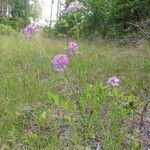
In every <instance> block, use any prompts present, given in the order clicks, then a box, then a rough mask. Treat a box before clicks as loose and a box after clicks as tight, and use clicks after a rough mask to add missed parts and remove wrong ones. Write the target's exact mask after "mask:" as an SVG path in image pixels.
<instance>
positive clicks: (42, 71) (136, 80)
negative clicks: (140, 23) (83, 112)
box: [0, 35, 150, 150]
mask: <svg viewBox="0 0 150 150" xmlns="http://www.w3.org/2000/svg"><path fill="white" fill-rule="evenodd" d="M149 47H150V44H149V43H148V42H147V41H141V43H140V45H139V47H138V48H130V49H126V48H124V47H122V48H120V47H117V46H116V44H114V43H108V42H103V41H97V42H86V41H84V42H80V43H79V53H77V54H76V57H74V56H73V55H71V54H68V52H67V50H65V48H66V42H65V40H59V39H43V38H33V39H23V38H22V37H11V36H4V35H3V36H2V35H0V149H21V147H24V148H25V149H29V150H30V149H31V150H34V149H35V150H37V149H39V150H41V149H49V150H51V149H52V150H53V149H63V147H65V149H67V147H68V149H73V148H74V146H73V145H75V148H76V149H83V147H81V145H82V144H81V141H80V140H81V139H80V136H79V135H78V134H77V131H73V133H74V134H72V139H74V141H73V143H72V141H71V140H70V141H69V139H66V138H65V136H60V132H61V131H60V130H62V126H63V127H64V126H65V125H66V126H68V124H67V123H66V121H65V119H64V118H63V117H64V116H65V111H64V110H62V109H59V108H58V107H55V106H54V105H53V104H52V103H51V102H50V100H49V98H48V92H49V91H52V92H53V93H55V94H56V95H59V96H60V97H61V98H63V99H64V100H68V99H70V95H71V97H73V95H72V90H71V89H70V85H69V84H68V82H67V81H66V79H64V76H63V75H62V74H58V73H57V72H56V71H55V70H54V69H53V66H52V65H51V59H52V57H53V56H55V55H56V54H58V53H67V54H68V55H69V57H70V59H71V62H70V64H69V67H68V69H67V76H68V77H69V79H70V81H71V82H72V84H73V86H74V87H75V89H76V93H77V94H76V95H77V96H78V95H79V91H80V90H81V89H79V88H78V87H85V86H86V85H87V84H90V85H98V84H100V83H102V82H103V84H105V82H106V81H107V78H108V77H111V76H113V75H116V76H118V77H119V78H120V80H121V85H120V90H121V91H124V92H125V93H126V94H128V93H131V94H134V95H135V96H139V97H140V95H139V93H140V90H145V89H149V88H150V87H149V85H150V50H149ZM89 95H90V93H89ZM81 97H82V96H81ZM72 99H74V97H73V98H72ZM91 100H92V98H91ZM104 105H105V104H104ZM30 109H31V110H30ZM104 111H105V110H104ZM111 111H112V112H113V111H114V110H111ZM111 111H110V112H111ZM117 113H118V112H117ZM112 114H113V113H112ZM114 114H115V112H114ZM45 115H46V116H45ZM112 117H113V116H112ZM58 118H59V119H58ZM60 118H61V119H60ZM71 122H73V121H71ZM116 122H117V120H116ZM73 125H75V124H73ZM97 127H98V124H97ZM66 128H67V127H66ZM66 128H65V129H66ZM77 128H78V127H76V128H71V129H72V130H76V129H77ZM98 128H99V127H98ZM67 129H68V128H67ZM68 130H69V129H68ZM99 130H100V129H99ZM99 130H98V131H99ZM114 130H115V129H114ZM65 133H66V132H65ZM65 135H67V133H66V134H65ZM99 135H100V134H99ZM115 136H116V135H115V134H114V137H115ZM88 140H89V139H88ZM111 140H112V139H111ZM67 143H69V144H70V145H71V147H70V148H69V146H66V145H67ZM77 143H78V144H77ZM79 143H80V144H79ZM105 143H109V138H108V137H107V138H106V139H105ZM108 145H109V144H108ZM112 145H115V144H112ZM115 148H116V147H115V146H114V147H109V148H108V147H106V149H112V150H113V149H114V150H115ZM128 148H129V147H128ZM124 149H125V148H124ZM126 149H127V148H126ZM129 149H130V148H129Z"/></svg>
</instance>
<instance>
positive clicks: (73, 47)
mask: <svg viewBox="0 0 150 150" xmlns="http://www.w3.org/2000/svg"><path fill="white" fill-rule="evenodd" d="M68 49H69V51H70V52H73V53H75V52H76V50H77V49H78V45H77V43H76V42H74V41H72V42H70V43H69V45H68Z"/></svg>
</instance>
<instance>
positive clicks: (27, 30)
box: [23, 23, 38, 36]
mask: <svg viewBox="0 0 150 150" xmlns="http://www.w3.org/2000/svg"><path fill="white" fill-rule="evenodd" d="M37 30H38V26H37V25H36V24H35V23H33V24H29V25H27V26H26V27H25V28H24V29H23V33H24V34H25V35H26V36H31V35H32V34H34V33H36V32H37Z"/></svg>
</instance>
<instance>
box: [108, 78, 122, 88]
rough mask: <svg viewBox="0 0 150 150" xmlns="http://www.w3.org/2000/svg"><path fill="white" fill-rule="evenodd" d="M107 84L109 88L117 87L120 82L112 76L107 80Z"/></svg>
mask: <svg viewBox="0 0 150 150" xmlns="http://www.w3.org/2000/svg"><path fill="white" fill-rule="evenodd" d="M107 83H108V84H109V85H111V86H118V85H119V84H120V80H119V79H118V78H117V77H116V76H113V77H111V78H109V79H108V81H107Z"/></svg>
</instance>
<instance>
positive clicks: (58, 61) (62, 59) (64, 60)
mask: <svg viewBox="0 0 150 150" xmlns="http://www.w3.org/2000/svg"><path fill="white" fill-rule="evenodd" d="M68 63H69V58H68V56H67V55H64V54H58V55H56V56H55V57H54V58H53V60H52V64H53V66H54V68H55V70H57V71H60V72H61V71H64V70H65V69H66V67H67V65H68Z"/></svg>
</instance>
